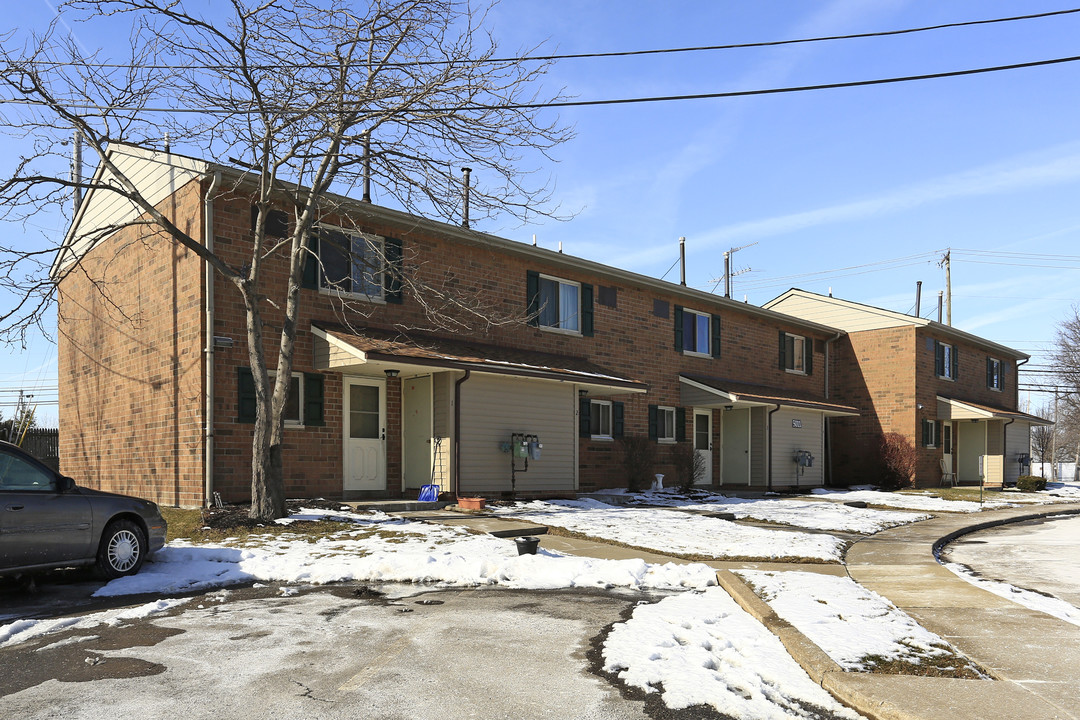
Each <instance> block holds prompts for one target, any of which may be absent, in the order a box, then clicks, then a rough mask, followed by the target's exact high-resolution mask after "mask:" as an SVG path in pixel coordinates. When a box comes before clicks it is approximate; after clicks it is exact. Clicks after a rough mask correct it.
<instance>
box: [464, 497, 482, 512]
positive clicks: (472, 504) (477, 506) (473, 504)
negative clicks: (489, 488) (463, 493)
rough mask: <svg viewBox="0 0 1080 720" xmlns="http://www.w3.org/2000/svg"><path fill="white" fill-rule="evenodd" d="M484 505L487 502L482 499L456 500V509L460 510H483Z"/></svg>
mask: <svg viewBox="0 0 1080 720" xmlns="http://www.w3.org/2000/svg"><path fill="white" fill-rule="evenodd" d="M486 503H487V501H486V500H484V498H482V497H459V498H458V499H457V505H458V508H460V509H462V510H483V509H484V505H485V504H486Z"/></svg>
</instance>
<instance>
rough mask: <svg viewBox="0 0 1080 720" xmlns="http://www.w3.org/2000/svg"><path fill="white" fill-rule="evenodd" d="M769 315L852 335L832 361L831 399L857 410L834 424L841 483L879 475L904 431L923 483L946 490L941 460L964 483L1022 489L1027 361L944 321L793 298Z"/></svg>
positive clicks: (800, 294) (795, 294) (773, 305)
mask: <svg viewBox="0 0 1080 720" xmlns="http://www.w3.org/2000/svg"><path fill="white" fill-rule="evenodd" d="M765 307H767V308H770V309H772V310H777V311H779V312H783V313H787V314H790V315H795V316H798V317H802V318H805V319H808V320H813V321H815V322H820V323H825V324H828V325H832V326H835V327H838V328H840V329H842V330H844V331H845V335H844V336H843V337H842V338H841V339H840V340H838V341H837V343H836V352H835V353H834V354H833V377H832V394H833V397H834V398H835V399H836V400H837V402H843V403H846V404H849V405H854V406H856V407H858V408H859V409H860V410H861V411H862V413H861V415H860V416H859V417H857V418H843V419H838V420H836V421H834V422H833V423H832V428H831V430H832V433H833V435H832V439H833V443H832V447H833V470H834V472H835V474H836V479H837V480H838V481H839V482H862V481H865V478H867V477H873V470H874V465H875V463H876V461H877V454H876V452H877V438H878V437H879V436H880V434H881V433H888V432H895V433H900V434H901V435H904V436H905V437H907V438H908V439H909V440H910V441H911V442H912V444H913V445H914V446H915V447H916V448H917V449H918V452H919V460H918V469H917V470H916V481H917V483H918V484H919V485H922V486H929V485H937V484H938V483H940V482H941V479H942V462H943V461H944V467H945V468H948V469H951V470H952V472H953V473H954V474H955V476H956V479H957V481H958V482H960V483H974V484H977V483H978V482H979V480H980V475H979V467H980V457H983V458H984V461H983V464H984V470H983V477H984V478H985V482H986V484H987V485H997V486H1000V485H1002V483H1003V482H1009V483H1012V482H1015V481H1016V478H1017V477H1018V475H1019V474H1020V472H1021V464H1020V462H1019V460H1020V458H1021V456H1027V454H1028V453H1029V451H1030V450H1029V448H1030V437H1031V426H1032V425H1049V424H1051V423H1050V422H1049V421H1048V420H1043V419H1042V418H1038V417H1035V416H1033V415H1028V414H1027V413H1023V412H1020V411H1019V410H1018V401H1019V391H1018V384H1017V371H1018V368H1019V366H1020V365H1021V364H1022V363H1024V362H1026V361H1027V360H1028V355H1026V354H1024V353H1022V352H1019V351H1017V350H1013V349H1011V348H1008V347H1005V346H1003V345H999V344H997V343H994V342H991V341H989V340H986V339H985V338H981V337H978V336H976V335H972V334H971V333H967V332H964V331H963V330H959V329H957V328H954V327H951V326H949V325H944V324H942V323H940V322H934V321H932V320H926V319H923V318H919V317H914V316H911V315H904V314H902V313H897V312H893V311H890V310H884V309H882V308H876V307H871V306H869V305H862V304H859V303H855V302H850V301H847V300H841V299H839V298H834V297H832V296H831V295H830V296H825V295H818V294H815V293H810V292H806V291H804V290H789V291H788V292H786V293H784V294H783V295H781V296H780V297H778V298H776V299H774V300H772V301H771V302H768V303H766V304H765Z"/></svg>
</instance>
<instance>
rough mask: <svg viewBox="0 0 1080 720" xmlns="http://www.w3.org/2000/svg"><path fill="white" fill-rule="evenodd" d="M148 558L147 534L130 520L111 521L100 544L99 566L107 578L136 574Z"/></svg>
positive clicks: (99, 569)
mask: <svg viewBox="0 0 1080 720" xmlns="http://www.w3.org/2000/svg"><path fill="white" fill-rule="evenodd" d="M145 559H146V535H145V534H144V533H143V530H142V528H141V527H139V526H138V525H136V524H135V523H133V522H132V521H130V520H117V521H116V522H113V523H109V526H108V527H107V528H105V532H104V533H103V534H102V536H101V544H100V545H98V554H97V567H98V571H99V572H100V573H101V574H102V575H104V576H105V578H106V579H108V580H112V579H114V578H118V577H122V576H124V575H134V574H135V573H137V572H139V568H141V567H142V564H143V560H145Z"/></svg>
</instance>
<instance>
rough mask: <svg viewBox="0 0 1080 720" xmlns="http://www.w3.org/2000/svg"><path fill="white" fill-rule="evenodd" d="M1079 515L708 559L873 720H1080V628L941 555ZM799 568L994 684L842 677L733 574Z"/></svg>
mask: <svg viewBox="0 0 1080 720" xmlns="http://www.w3.org/2000/svg"><path fill="white" fill-rule="evenodd" d="M404 514H405V515H408V516H409V517H412V518H413V519H416V520H430V521H433V522H447V521H448V520H449V521H452V523H453V524H459V525H464V526H467V527H471V528H473V529H474V530H477V531H480V532H492V533H493V534H497V535H499V536H501V537H514V536H516V535H522V534H531V535H543V537H542V540H541V547H542V548H547V549H550V550H558V551H560V552H565V553H569V554H573V555H581V556H585V557H596V558H609V559H616V560H621V559H628V558H640V559H643V560H645V561H647V562H650V563H665V562H674V563H683V562H687V561H686V560H682V559H679V558H674V557H670V556H666V555H663V554H660V553H650V552H642V551H640V550H633V549H628V548H622V547H618V546H615V545H610V544H607V543H603V542H598V541H595V540H583V539H579V538H571V537H563V536H559V535H544V533H546V530H547V529H546V528H544V527H543V526H540V525H534V524H531V523H527V522H521V521H517V520H509V519H502V518H498V517H492V516H490V515H489V516H484V515H465V514H460V513H454V512H447V511H442V512H440V511H426V512H424V511H421V512H415V513H404ZM1068 514H1080V504H1068V505H1041V506H1033V507H1022V508H1010V509H1006V510H993V511H986V512H981V513H978V514H956V515H951V514H950V515H946V516H941V517H937V518H934V519H931V520H926V521H923V522H919V523H914V524H912V525H905V526H902V527H898V528H893V529H890V530H885V531H883V532H880V533H878V534H876V535H873V536H870V537H868V538H865V539H862V540H859V541H858V542H856V543H855V544H853V545H852V546H851V548H850V549H849V550H848V553H847V558H846V562H847V565H846V567H845V566H843V565H819V564H807V565H798V564H793V563H741V562H724V561H713V562H708V563H706V564H707V565H709V566H710V567H714V568H716V569H717V571H718V572H717V577H718V579H719V581H720V584H721V585H722V586H723V587H724V588H725V589H726V590H727V591H728V592H729V593H731V595H732V596H733V597H734V598H735V600H736V601H737V602H739V604H740V605H741V606H742V607H744V608H745V609H746V610H748V611H749V612H750V613H751V614H753V615H754V616H755V617H757V618H758V619H759V620H761V621H762V622H763V623H764V624H765V625H766V627H768V628H769V629H770V630H771V631H772V632H773V633H775V634H776V635H777V636H778V637H779V638H780V640H781V641H782V642H783V643H784V645H785V647H787V649H788V651H789V652H790V653H791V654H792V656H793V657H794V658H795V659H796V661H798V662H799V664H800V665H802V667H803V668H804V669H805V670H806V671H807V673H808V674H809V675H810V677H812V678H813V679H814V681H815V682H817V683H820V684H821V685H822V686H823V687H824V688H825V689H827V690H828V691H829V692H831V693H832V694H833V695H834V696H836V697H837V698H838V699H839V700H840V701H841V702H844V703H846V704H848V705H850V706H851V707H853V708H855V709H856V710H858V711H859V712H861V713H862V714H864V715H866V716H867V717H870V718H874V719H875V720H942V719H946V718H947V719H948V720H1080V627H1077V626H1075V625H1072V624H1070V623H1066V622H1064V621H1062V620H1058V619H1057V618H1054V617H1051V616H1049V615H1045V614H1043V613H1040V612H1036V611H1033V610H1028V609H1027V608H1024V607H1023V606H1021V605H1017V604H1016V603H1012V602H1010V601H1008V600H1005V599H1003V598H1000V597H998V596H997V595H994V594H992V593H989V592H987V591H985V590H981V589H979V588H977V587H975V586H974V585H971V584H970V583H968V582H966V581H964V580H962V579H960V578H959V577H957V576H956V575H954V574H953V573H952V572H950V571H949V570H946V569H945V568H944V567H942V566H941V565H940V564H938V562H937V560H936V558H935V552H936V550H937V549H938V548H940V547H941V546H943V545H944V544H945V543H947V542H948V541H950V540H952V539H954V538H956V537H959V536H961V535H965V534H967V533H970V532H974V531H976V530H982V529H986V528H989V527H995V526H998V525H1003V524H1005V523H1012V522H1021V521H1024V520H1034V519H1039V518H1045V517H1049V516H1055V515H1068ZM742 568H747V569H760V570H802V571H811V572H824V573H829V574H833V575H844V574H847V575H850V576H851V578H852V579H854V580H855V581H856V582H858V583H859V584H860V585H862V586H864V587H866V588H868V589H870V590H873V591H874V592H876V593H878V594H880V595H883V596H884V597H886V598H888V599H889V600H890V601H891V602H892V603H893V604H894V605H896V606H897V607H899V608H901V609H902V610H904V611H905V612H907V613H908V614H909V615H911V616H912V617H913V618H915V620H916V621H918V622H919V623H920V624H921V625H922V626H923V627H925V628H926V629H928V630H930V631H931V632H934V633H937V634H938V635H940V636H942V637H943V638H945V639H946V640H948V641H949V642H950V643H952V644H953V646H954V647H956V648H957V649H958V650H959V651H960V652H962V653H964V654H965V655H967V656H968V657H970V658H971V659H972V660H974V661H975V662H976V663H978V664H979V665H980V666H981V667H982V668H983V669H984V670H986V671H987V672H989V673H990V675H991V676H992V677H993V678H994V680H993V681H991V680H953V679H949V678H923V677H915V676H910V675H880V674H868V673H855V672H845V671H843V670H842V669H841V668H840V667H839V666H838V665H837V664H836V663H835V662H833V661H832V660H831V659H830V658H829V657H828V656H827V655H826V654H825V653H824V651H822V650H821V649H820V648H818V647H817V646H816V645H814V644H813V643H812V642H810V641H809V640H808V639H807V638H806V637H805V636H803V635H802V633H800V632H798V631H797V630H795V629H794V628H793V627H791V626H790V625H789V624H788V623H786V622H784V621H783V620H781V619H780V618H779V617H777V616H776V614H775V613H773V612H772V610H771V609H770V608H769V606H768V605H767V604H766V603H764V602H762V601H761V600H760V599H759V598H757V596H756V595H754V593H753V592H752V591H751V590H750V589H749V588H747V587H746V585H745V584H744V583H742V581H741V580H739V579H738V577H737V576H736V575H734V574H732V573H731V572H728V571H730V570H732V569H742Z"/></svg>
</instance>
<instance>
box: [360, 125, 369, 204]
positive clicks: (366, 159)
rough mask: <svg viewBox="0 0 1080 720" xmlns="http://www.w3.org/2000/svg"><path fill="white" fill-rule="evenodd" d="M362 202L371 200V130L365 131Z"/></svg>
mask: <svg viewBox="0 0 1080 720" xmlns="http://www.w3.org/2000/svg"><path fill="white" fill-rule="evenodd" d="M360 201H361V202H366V203H369V202H371V131H370V130H367V131H366V132H364V197H362V198H360Z"/></svg>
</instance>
